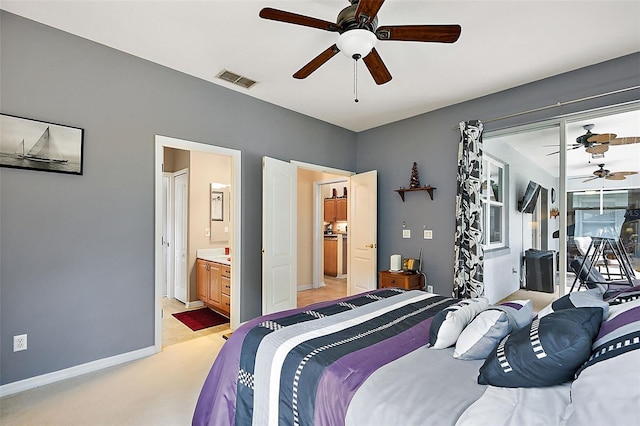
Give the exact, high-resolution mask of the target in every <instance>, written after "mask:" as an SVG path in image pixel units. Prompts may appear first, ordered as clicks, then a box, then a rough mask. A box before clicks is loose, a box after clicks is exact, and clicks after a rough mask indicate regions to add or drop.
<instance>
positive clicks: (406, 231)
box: [402, 229, 411, 238]
mask: <svg viewBox="0 0 640 426" xmlns="http://www.w3.org/2000/svg"><path fill="white" fill-rule="evenodd" d="M402 238H411V229H403V230H402Z"/></svg>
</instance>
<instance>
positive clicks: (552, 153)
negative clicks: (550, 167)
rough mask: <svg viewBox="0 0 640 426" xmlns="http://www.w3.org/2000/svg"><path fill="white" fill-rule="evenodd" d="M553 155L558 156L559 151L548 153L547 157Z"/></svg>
mask: <svg viewBox="0 0 640 426" xmlns="http://www.w3.org/2000/svg"><path fill="white" fill-rule="evenodd" d="M554 154H560V151H555V152H550V153H548V154H547V157H548V156H550V155H554Z"/></svg>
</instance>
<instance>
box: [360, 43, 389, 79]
mask: <svg viewBox="0 0 640 426" xmlns="http://www.w3.org/2000/svg"><path fill="white" fill-rule="evenodd" d="M362 60H363V61H364V64H365V65H366V66H367V68H368V69H369V72H370V73H371V76H372V77H373V80H374V81H375V82H376V84H378V85H380V84H385V83H388V82H389V81H391V78H392V77H391V73H390V72H389V70H388V69H387V67H386V65H385V64H384V62H382V58H381V57H380V55H379V54H378V51H377V50H376V49H375V48H373V49H371V53H369V54H368V55H367V56H365V57H364V58H363V59H362Z"/></svg>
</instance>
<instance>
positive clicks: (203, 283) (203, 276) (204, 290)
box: [196, 259, 209, 303]
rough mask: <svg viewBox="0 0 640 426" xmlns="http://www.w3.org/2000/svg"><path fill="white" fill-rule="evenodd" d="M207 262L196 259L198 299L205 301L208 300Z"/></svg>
mask: <svg viewBox="0 0 640 426" xmlns="http://www.w3.org/2000/svg"><path fill="white" fill-rule="evenodd" d="M208 263H209V262H207V261H204V260H201V259H198V260H196V282H197V287H198V289H197V296H198V299H200V300H202V301H203V302H205V303H207V301H208V300H209V265H208Z"/></svg>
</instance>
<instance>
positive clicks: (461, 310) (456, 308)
mask: <svg viewBox="0 0 640 426" xmlns="http://www.w3.org/2000/svg"><path fill="white" fill-rule="evenodd" d="M488 307H489V299H487V298H484V297H478V298H475V299H464V300H461V301H460V302H458V303H456V304H455V305H451V306H449V307H448V308H446V309H443V310H441V311H440V312H438V313H437V314H435V315H434V316H433V320H432V321H431V326H430V328H429V344H430V345H431V347H432V348H433V349H444V348H448V347H449V346H452V345H455V344H456V341H457V340H458V337H459V336H460V333H462V330H464V328H465V327H466V326H467V325H468V324H469V323H470V322H471V321H472V320H473V319H474V318H475V317H476V315H478V314H479V313H480V312H482V311H484V310H485V309H487V308H488Z"/></svg>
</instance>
